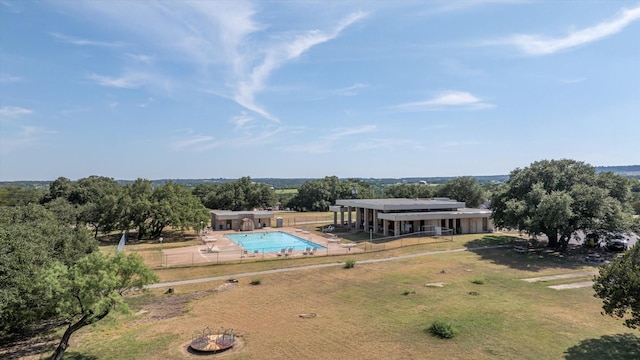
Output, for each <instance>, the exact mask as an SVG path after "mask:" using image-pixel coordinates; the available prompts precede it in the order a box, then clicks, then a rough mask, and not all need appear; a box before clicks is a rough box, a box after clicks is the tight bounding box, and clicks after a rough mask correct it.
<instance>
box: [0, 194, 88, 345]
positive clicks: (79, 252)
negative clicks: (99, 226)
mask: <svg viewBox="0 0 640 360" xmlns="http://www.w3.org/2000/svg"><path fill="white" fill-rule="evenodd" d="M96 249H97V243H96V241H95V240H94V239H93V238H92V237H91V234H90V233H89V232H88V230H87V229H86V228H85V227H82V226H77V227H71V226H69V225H68V224H66V223H63V222H61V221H60V220H58V219H57V218H56V216H55V215H54V214H53V213H52V212H51V211H49V210H47V209H46V208H44V207H43V206H41V205H38V204H30V205H28V206H16V207H0V284H2V286H0V330H4V331H11V332H20V333H22V332H27V331H29V330H30V328H31V327H32V326H33V325H37V324H39V323H40V322H42V321H43V320H47V319H50V318H51V317H52V316H53V315H54V314H53V311H54V309H55V304H53V305H52V303H51V302H50V301H49V300H50V298H49V297H48V296H47V293H48V291H47V289H46V287H44V286H43V284H45V283H46V273H45V271H46V269H48V268H49V267H50V266H52V264H54V263H60V264H62V265H64V266H70V265H72V264H74V263H75V262H76V261H78V260H79V259H80V258H82V257H84V256H87V254H89V253H92V252H94V251H95V250H96Z"/></svg>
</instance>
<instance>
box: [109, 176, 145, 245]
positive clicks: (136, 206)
mask: <svg viewBox="0 0 640 360" xmlns="http://www.w3.org/2000/svg"><path fill="white" fill-rule="evenodd" d="M151 194H153V188H152V187H151V181H149V180H146V179H141V178H138V179H136V180H135V181H134V182H133V183H132V184H128V185H126V186H125V188H124V194H123V196H122V197H120V199H119V201H118V207H117V213H118V214H119V218H120V220H119V222H118V228H119V230H123V231H124V230H128V229H131V228H135V229H137V233H138V235H137V236H138V240H140V239H142V238H144V237H145V236H146V235H147V233H148V232H149V222H148V220H149V217H150V215H151Z"/></svg>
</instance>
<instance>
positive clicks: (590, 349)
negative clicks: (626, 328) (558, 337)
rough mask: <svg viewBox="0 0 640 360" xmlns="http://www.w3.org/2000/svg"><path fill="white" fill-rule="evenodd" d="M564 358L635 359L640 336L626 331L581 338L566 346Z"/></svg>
mask: <svg viewBox="0 0 640 360" xmlns="http://www.w3.org/2000/svg"><path fill="white" fill-rule="evenodd" d="M564 358H565V359H567V360H592V359H611V360H627V359H628V360H637V359H640V338H639V337H638V336H636V335H635V334H629V333H628V334H615V335H604V336H601V337H600V338H597V339H586V340H582V341H581V342H580V343H578V344H577V345H575V346H572V347H570V348H568V349H567V351H565V357H564Z"/></svg>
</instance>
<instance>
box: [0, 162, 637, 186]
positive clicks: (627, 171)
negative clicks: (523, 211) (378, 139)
mask: <svg viewBox="0 0 640 360" xmlns="http://www.w3.org/2000/svg"><path fill="white" fill-rule="evenodd" d="M595 168H596V171H597V172H606V171H610V172H613V173H615V174H618V175H621V176H625V177H630V178H634V179H639V180H640V165H625V166H596V167H595ZM328 176H330V175H328ZM471 177H473V178H475V179H476V180H477V181H478V182H479V183H480V184H483V183H486V182H503V181H506V180H507V179H509V175H486V176H471ZM453 178H454V177H453V176H441V177H405V178H356V179H358V180H362V181H365V182H367V183H371V184H375V185H380V186H385V185H392V184H398V183H418V182H420V181H425V182H427V183H429V184H442V183H444V182H447V181H449V180H451V179H453ZM234 180H237V179H225V178H217V179H214V178H212V179H158V180H152V181H151V182H152V183H153V185H154V186H158V185H162V184H164V183H166V182H167V181H173V182H175V183H178V184H181V185H183V186H185V187H194V186H196V185H198V184H210V183H225V182H229V181H234ZM251 180H253V181H255V182H257V183H261V184H268V185H270V186H273V187H274V188H276V189H295V188H298V187H300V185H302V184H303V183H304V182H306V181H309V180H315V179H313V178H252V179H251ZM51 181H53V180H51ZM51 181H29V180H25V181H0V187H9V186H16V187H33V188H40V189H46V188H48V187H49V183H51ZM118 182H119V183H120V184H123V185H124V184H131V183H133V182H134V180H118Z"/></svg>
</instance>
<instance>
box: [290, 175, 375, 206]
mask: <svg viewBox="0 0 640 360" xmlns="http://www.w3.org/2000/svg"><path fill="white" fill-rule="evenodd" d="M371 196H372V192H371V189H370V186H369V184H368V183H366V182H364V181H361V180H357V179H347V180H342V181H341V180H340V179H338V177H337V176H326V177H324V178H323V179H317V180H310V181H306V182H305V183H303V184H302V186H300V188H299V189H298V194H296V196H295V197H294V198H293V199H291V200H290V201H289V206H290V207H293V208H294V209H297V210H301V211H327V210H329V206H330V205H335V203H336V200H338V199H366V198H369V197H371Z"/></svg>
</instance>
